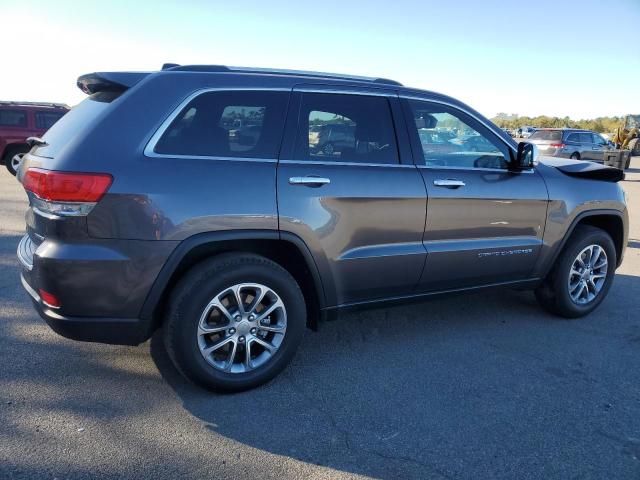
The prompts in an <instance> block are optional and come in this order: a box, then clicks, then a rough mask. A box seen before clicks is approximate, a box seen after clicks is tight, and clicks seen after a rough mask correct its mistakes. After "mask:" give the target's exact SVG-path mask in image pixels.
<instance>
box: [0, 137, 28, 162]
mask: <svg viewBox="0 0 640 480" xmlns="http://www.w3.org/2000/svg"><path fill="white" fill-rule="evenodd" d="M30 149H31V147H30V146H29V144H27V143H25V142H14V143H7V144H6V145H5V146H4V149H3V150H2V155H1V156H0V160H2V163H6V162H8V161H9V160H10V159H11V157H12V155H13V154H14V152H15V151H20V150H24V151H25V153H26V152H28V151H29V150H30Z"/></svg>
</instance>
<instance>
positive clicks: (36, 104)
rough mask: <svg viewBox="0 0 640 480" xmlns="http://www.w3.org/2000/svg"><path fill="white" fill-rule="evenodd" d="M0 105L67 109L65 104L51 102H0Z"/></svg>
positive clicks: (67, 106)
mask: <svg viewBox="0 0 640 480" xmlns="http://www.w3.org/2000/svg"><path fill="white" fill-rule="evenodd" d="M0 105H15V106H24V107H55V108H69V105H67V104H66V103H53V102H18V101H14V100H0Z"/></svg>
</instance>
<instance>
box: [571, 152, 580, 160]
mask: <svg viewBox="0 0 640 480" xmlns="http://www.w3.org/2000/svg"><path fill="white" fill-rule="evenodd" d="M570 158H571V160H580V154H579V153H578V152H573V153H572V154H571V157H570Z"/></svg>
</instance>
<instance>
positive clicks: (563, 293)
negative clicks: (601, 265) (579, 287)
mask: <svg viewBox="0 0 640 480" xmlns="http://www.w3.org/2000/svg"><path fill="white" fill-rule="evenodd" d="M589 245H598V246H600V247H602V248H603V249H604V251H605V253H606V255H607V261H608V266H607V274H606V277H605V282H604V284H603V286H602V288H601V290H600V291H599V293H598V294H597V295H596V297H595V298H594V299H593V300H591V301H590V302H589V303H587V304H584V305H579V304H578V303H575V302H574V301H573V299H572V298H571V295H570V293H569V285H568V276H569V272H570V271H571V267H572V265H573V262H574V260H575V259H576V257H577V256H578V254H579V253H580V252H581V251H582V250H583V249H584V248H586V247H588V246H589ZM616 262H617V257H616V249H615V246H614V244H613V240H612V239H611V237H610V236H609V234H608V233H607V232H605V231H604V230H601V229H599V228H596V227H592V226H588V225H579V226H577V227H576V229H575V231H574V232H573V234H572V235H571V238H570V239H569V240H568V242H567V244H566V245H565V247H564V249H563V250H562V252H561V253H560V256H559V257H558V258H557V259H556V262H555V265H554V266H553V268H552V270H551V272H549V275H548V276H547V278H546V279H545V281H544V282H543V284H542V285H541V286H540V287H538V288H537V289H536V291H535V294H536V298H537V300H538V302H539V303H540V305H542V307H544V308H545V309H546V310H547V311H549V312H551V313H553V314H555V315H559V316H561V317H565V318H578V317H583V316H585V315H587V314H589V313H591V312H592V311H593V310H594V309H595V308H596V307H597V306H598V305H600V303H601V302H602V301H603V300H604V299H605V297H606V296H607V293H608V292H609V289H610V288H611V284H612V283H613V276H614V275H615V269H616V264H617V263H616Z"/></svg>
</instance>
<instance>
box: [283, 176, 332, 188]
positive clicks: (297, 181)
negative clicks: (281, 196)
mask: <svg viewBox="0 0 640 480" xmlns="http://www.w3.org/2000/svg"><path fill="white" fill-rule="evenodd" d="M329 183H331V180H330V179H328V178H325V177H312V176H309V177H289V184H291V185H306V186H307V187H321V186H322V185H328V184H329Z"/></svg>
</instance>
